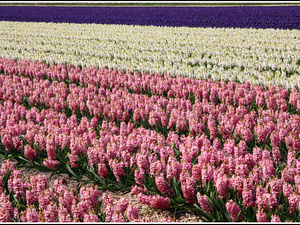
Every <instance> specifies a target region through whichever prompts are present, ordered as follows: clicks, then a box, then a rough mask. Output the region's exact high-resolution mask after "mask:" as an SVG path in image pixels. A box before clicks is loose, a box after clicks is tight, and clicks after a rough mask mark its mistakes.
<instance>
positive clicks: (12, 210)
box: [0, 160, 171, 222]
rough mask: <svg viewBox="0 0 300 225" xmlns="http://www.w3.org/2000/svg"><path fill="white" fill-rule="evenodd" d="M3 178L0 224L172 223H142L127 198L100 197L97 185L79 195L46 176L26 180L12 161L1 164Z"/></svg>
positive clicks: (79, 192) (81, 190)
mask: <svg viewBox="0 0 300 225" xmlns="http://www.w3.org/2000/svg"><path fill="white" fill-rule="evenodd" d="M0 178H1V180H0V222H171V219H170V218H161V220H160V221H156V220H151V219H150V218H149V217H146V218H145V219H144V220H141V219H139V212H138V210H137V208H136V207H135V206H134V205H131V204H129V202H128V199H127V198H121V199H120V200H119V201H118V202H117V203H114V199H113V198H112V195H107V194H106V193H105V192H104V193H103V194H102V198H100V195H99V190H98V188H97V186H94V185H92V186H90V187H86V186H83V187H81V188H80V191H78V192H76V190H74V189H69V188H67V186H66V185H65V184H63V181H62V180H60V179H56V180H55V181H54V184H53V186H51V187H50V186H49V181H48V180H47V177H46V176H45V175H43V174H38V175H32V176H30V177H25V176H24V174H22V173H21V171H20V170H17V169H15V166H14V165H13V163H12V162H11V161H9V160H5V161H4V162H3V163H2V168H1V171H0Z"/></svg>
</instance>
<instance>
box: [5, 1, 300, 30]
mask: <svg viewBox="0 0 300 225" xmlns="http://www.w3.org/2000/svg"><path fill="white" fill-rule="evenodd" d="M0 12H1V14H0V21H22V22H54V23H96V24H124V25H147V26H149V25H153V26H172V27H182V26H185V27H232V28H274V29H276V28H278V29H300V6H239V7H234V6H233V7H58V6H55V7H54V6H53V7H52V6H46V7H42V6H0Z"/></svg>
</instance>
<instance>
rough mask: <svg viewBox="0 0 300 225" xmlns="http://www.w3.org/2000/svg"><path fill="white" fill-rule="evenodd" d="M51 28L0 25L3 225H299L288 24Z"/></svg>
mask: <svg viewBox="0 0 300 225" xmlns="http://www.w3.org/2000/svg"><path fill="white" fill-rule="evenodd" d="M50 8H51V7H50ZM250 8H251V7H250ZM271 8H272V7H271ZM233 9H234V7H233ZM298 9H299V7H298ZM209 10H212V9H209ZM218 10H219V9H218ZM220 10H221V9H220ZM245 10H246V9H245ZM247 10H250V9H247ZM270 10H271V9H270ZM272 10H273V11H274V10H275V11H276V10H277V8H276V7H275V8H273V9H272ZM129 11H130V10H129ZM174 12H175V11H174ZM218 12H219V11H218ZM33 15H34V13H33ZM284 15H285V14H284ZM108 18H109V17H108ZM251 18H252V19H253V17H251ZM251 18H248V19H249V20H251ZM284 18H285V19H286V21H292V22H290V23H292V24H294V25H293V27H295V24H299V21H297V20H296V18H295V17H293V18H290V19H289V18H287V15H285V17H284ZM12 20H13V19H12ZM108 20H109V19H108ZM162 21H163V20H162V19H161V20H160V22H161V23H163V22H162ZM247 21H248V20H247ZM59 22H63V23H53V21H47V22H30V21H26V20H25V21H24V22H12V21H0V43H1V45H0V57H1V58H0V109H1V110H0V124H1V126H0V160H1V163H2V168H1V171H0V194H1V197H0V203H1V204H0V221H1V222H38V221H39V222H176V221H174V220H173V219H171V218H170V217H163V218H161V219H160V220H159V221H153V220H152V219H150V218H143V219H141V218H140V217H139V211H138V209H137V208H136V206H134V205H132V204H129V202H128V199H126V198H121V199H120V200H118V201H117V203H114V200H113V196H111V195H109V194H106V193H105V192H104V193H103V194H102V195H101V194H100V192H99V191H105V190H117V191H130V192H131V193H132V194H133V195H135V196H136V197H137V199H138V200H139V202H140V203H142V204H145V205H148V206H149V207H152V208H154V209H157V210H168V211H170V212H176V211H184V212H185V211H186V212H193V213H195V214H196V215H197V216H198V217H199V219H201V221H204V222H280V221H281V222H287V221H293V222H299V221H300V209H299V202H300V194H299V193H300V159H299V149H300V92H299V86H300V85H299V84H300V78H299V73H300V31H299V27H296V28H297V29H290V28H289V27H287V26H286V27H280V26H279V25H278V26H277V29H274V28H268V29H260V28H261V27H256V28H243V27H241V28H239V27H230V28H228V27H227V28H225V27H223V28H218V26H215V27H214V24H212V27H180V26H178V25H177V26H176V25H173V26H175V27H168V26H163V27H160V26H152V25H151V26H142V25H138V24H134V25H114V24H89V23H88V22H86V21H82V22H85V23H84V24H76V23H65V22H64V21H59ZM71 22H75V21H71ZM202 22H203V21H202ZM223 22H224V21H223ZM225 22H226V20H225ZM254 22H255V21H254ZM254 22H253V23H254ZM268 24H269V23H267V22H265V27H266V26H267V25H268ZM274 24H276V23H274ZM286 24H289V23H285V25H286ZM165 25H168V24H165ZM281 25H282V24H281ZM222 26H223V25H222ZM278 28H280V29H278ZM10 159H15V160H17V161H18V163H17V165H14V164H13V163H12V162H11V161H10ZM18 167H26V168H28V169H33V170H36V171H48V172H51V173H53V174H60V173H66V174H68V175H69V176H70V177H71V179H74V180H76V181H78V182H79V181H82V179H83V177H84V176H85V177H88V181H86V182H85V183H84V184H83V185H82V186H81V187H80V188H78V189H77V190H76V189H69V188H67V186H66V185H65V184H64V183H63V180H61V179H57V180H55V182H54V184H53V186H50V185H49V181H48V180H47V177H46V176H45V175H43V174H39V175H33V176H30V177H28V176H26V174H22V173H21V171H20V170H19V169H18ZM88 184H91V186H90V185H89V186H88Z"/></svg>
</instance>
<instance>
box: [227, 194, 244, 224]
mask: <svg viewBox="0 0 300 225" xmlns="http://www.w3.org/2000/svg"><path fill="white" fill-rule="evenodd" d="M226 209H227V211H228V212H229V215H230V218H231V219H232V221H233V222H237V221H238V220H241V219H242V216H240V217H239V218H237V216H238V213H239V211H240V210H241V208H240V207H239V206H238V205H237V204H236V203H235V202H234V201H233V200H232V199H230V200H229V201H228V202H227V203H226Z"/></svg>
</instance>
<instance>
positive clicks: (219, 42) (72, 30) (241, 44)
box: [0, 21, 300, 89]
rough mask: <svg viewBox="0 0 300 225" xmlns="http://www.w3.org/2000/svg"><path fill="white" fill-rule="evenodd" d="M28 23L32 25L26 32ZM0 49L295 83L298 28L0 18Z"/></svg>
mask: <svg viewBox="0 0 300 225" xmlns="http://www.w3.org/2000/svg"><path fill="white" fill-rule="evenodd" d="M28 30H30V32H28ZM0 34H1V36H0V40H1V43H2V44H1V46H0V52H1V53H0V54H1V55H0V56H1V57H8V58H13V59H22V60H24V59H29V60H34V61H44V62H46V63H48V64H50V63H53V62H55V63H61V64H69V63H72V64H73V65H75V66H78V65H79V66H81V67H82V66H87V67H91V66H96V65H97V66H98V67H102V66H106V67H108V68H116V69H118V70H130V71H139V72H140V73H141V72H142V71H144V72H153V73H155V72H158V73H164V72H166V73H168V74H171V75H172V76H177V75H181V76H185V77H189V78H193V77H196V78H204V79H208V78H211V79H212V80H213V81H219V80H227V81H239V82H241V83H244V82H245V81H246V80H248V81H249V82H250V83H251V84H253V85H264V86H265V87H268V86H270V85H276V86H282V87H284V88H289V89H291V88H292V87H294V86H298V84H299V83H300V80H299V79H300V78H299V77H300V76H299V73H300V58H299V55H300V54H299V50H300V48H299V46H300V31H299V30H279V29H276V30H275V29H240V28H236V29H233V28H188V27H155V26H150V27H148V26H129V25H101V24H68V23H34V22H32V23H26V22H5V21H2V22H0Z"/></svg>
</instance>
